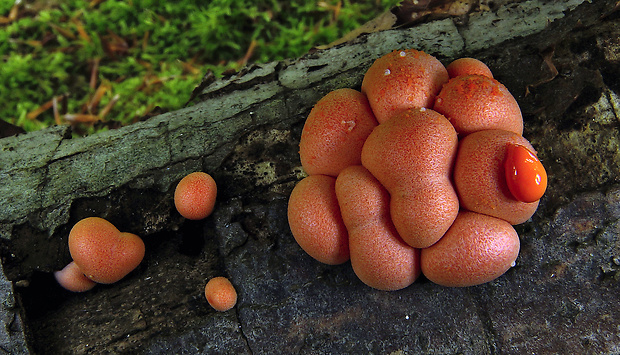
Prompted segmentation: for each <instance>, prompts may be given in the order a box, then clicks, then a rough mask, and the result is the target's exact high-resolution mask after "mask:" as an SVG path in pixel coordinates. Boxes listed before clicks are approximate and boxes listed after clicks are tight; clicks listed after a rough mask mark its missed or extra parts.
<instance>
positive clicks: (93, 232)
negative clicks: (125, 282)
mask: <svg viewBox="0 0 620 355" xmlns="http://www.w3.org/2000/svg"><path fill="white" fill-rule="evenodd" d="M69 252H70V253H71V257H72V258H73V261H74V262H75V263H76V264H77V266H78V267H79V268H80V270H82V272H83V273H84V275H86V277H88V278H89V279H91V280H93V281H95V282H97V283H102V284H111V283H114V282H116V281H118V280H120V279H122V278H123V277H125V276H126V275H127V274H129V273H130V272H131V271H132V270H133V269H135V268H136V267H137V266H138V265H139V264H140V263H141V262H142V259H143V258H144V252H145V248H144V242H143V241H142V239H140V237H138V236H137V235H135V234H132V233H121V232H120V231H119V230H118V229H117V228H116V227H115V226H114V225H113V224H112V223H110V222H108V221H106V220H105V219H103V218H99V217H89V218H85V219H83V220H81V221H79V222H77V223H76V224H75V226H73V228H72V229H71V232H69Z"/></svg>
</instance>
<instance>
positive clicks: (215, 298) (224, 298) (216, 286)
mask: <svg viewBox="0 0 620 355" xmlns="http://www.w3.org/2000/svg"><path fill="white" fill-rule="evenodd" d="M205 297H206V298H207V301H208V302H209V304H210V305H211V307H213V308H214V309H215V310H216V311H218V312H225V311H227V310H229V309H232V308H233V307H234V306H235V305H236V304H237V291H236V290H235V287H234V286H233V285H232V283H230V281H229V280H228V279H227V278H225V277H222V276H218V277H214V278H212V279H211V280H209V282H207V285H206V286H205Z"/></svg>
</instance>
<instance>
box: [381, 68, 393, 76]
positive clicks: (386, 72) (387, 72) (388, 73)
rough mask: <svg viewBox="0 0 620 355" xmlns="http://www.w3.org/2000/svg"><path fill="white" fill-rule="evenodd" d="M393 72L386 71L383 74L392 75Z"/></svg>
mask: <svg viewBox="0 0 620 355" xmlns="http://www.w3.org/2000/svg"><path fill="white" fill-rule="evenodd" d="M391 73H392V72H391V71H390V69H385V71H384V72H383V75H390V74H391Z"/></svg>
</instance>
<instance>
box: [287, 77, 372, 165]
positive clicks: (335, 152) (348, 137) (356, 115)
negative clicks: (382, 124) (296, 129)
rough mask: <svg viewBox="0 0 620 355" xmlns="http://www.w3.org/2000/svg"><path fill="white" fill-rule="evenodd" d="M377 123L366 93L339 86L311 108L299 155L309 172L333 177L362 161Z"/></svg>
mask: <svg viewBox="0 0 620 355" xmlns="http://www.w3.org/2000/svg"><path fill="white" fill-rule="evenodd" d="M375 126H377V120H376V119H375V115H374V114H373V113H372V110H371V108H370V105H369V104H368V99H366V95H364V94H362V93H361V92H359V91H357V90H353V89H338V90H335V91H332V92H330V93H329V94H327V95H325V96H324V97H323V98H322V99H321V100H319V101H318V102H317V103H316V105H314V107H313V108H312V111H310V115H308V119H306V123H305V125H304V128H303V131H302V132H301V140H300V142H299V156H300V158H301V165H302V166H303V168H304V170H305V171H306V173H308V175H315V174H323V175H330V176H333V177H336V176H338V174H339V173H340V171H341V170H342V169H344V168H346V167H347V166H351V165H359V164H361V157H360V156H361V154H362V146H363V145H364V142H365V141H366V138H367V137H368V135H369V134H370V132H372V130H373V128H375Z"/></svg>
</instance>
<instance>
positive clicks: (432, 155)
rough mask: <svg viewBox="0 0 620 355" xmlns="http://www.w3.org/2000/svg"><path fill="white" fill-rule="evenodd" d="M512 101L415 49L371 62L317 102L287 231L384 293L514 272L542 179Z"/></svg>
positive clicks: (482, 71) (465, 67)
mask: <svg viewBox="0 0 620 355" xmlns="http://www.w3.org/2000/svg"><path fill="white" fill-rule="evenodd" d="M522 133H523V118H522V116H521V111H520V109H519V106H518V104H517V102H516V100H515V99H514V97H513V96H512V95H511V94H510V92H509V91H508V90H507V89H506V87H505V86H504V85H502V84H501V83H500V82H498V81H497V80H495V79H494V78H493V75H492V73H491V71H490V70H489V68H488V67H487V66H486V65H485V64H484V63H482V62H480V61H478V60H476V59H473V58H462V59H458V60H455V61H454V62H452V63H450V64H449V65H448V66H447V67H444V65H443V64H442V63H441V62H440V61H439V60H437V59H436V58H435V57H433V56H431V55H429V54H426V53H424V52H421V51H417V50H413V49H409V50H397V51H394V52H392V53H389V54H386V55H385V56H383V57H381V58H379V59H377V60H376V61H375V62H374V63H373V65H372V66H371V67H370V68H369V69H368V71H367V72H366V74H365V76H364V79H363V82H362V86H361V92H360V91H357V90H353V89H348V88H345V89H338V90H335V91H332V92H330V93H328V94H327V95H326V96H325V97H323V98H322V99H321V100H319V101H318V102H317V103H316V105H315V106H314V108H313V109H312V111H311V112H310V114H309V116H308V118H307V120H306V123H305V125H304V128H303V131H302V135H301V140H300V144H299V154H300V159H301V163H302V167H303V169H304V171H305V172H306V173H307V174H308V176H307V177H305V178H304V179H302V180H301V181H300V182H299V183H298V184H297V185H296V186H295V188H294V189H293V191H292V192H291V196H290V199H289V205H288V219H289V225H290V228H291V232H292V233H293V236H294V237H295V239H296V241H297V243H298V244H299V245H300V246H301V248H302V249H303V250H305V252H306V253H308V254H309V255H310V256H312V257H313V258H315V259H316V260H318V261H320V262H323V263H326V264H334V265H335V264H341V263H344V262H346V261H348V260H350V261H351V266H352V267H353V270H354V272H355V274H356V275H357V276H358V277H359V279H360V280H361V281H362V282H364V283H365V284H367V285H368V286H370V287H373V288H376V289H380V290H398V289H402V288H405V287H407V286H409V285H411V284H412V283H413V282H414V281H415V280H416V279H417V278H418V277H419V276H420V274H424V276H425V277H426V278H427V279H429V280H430V281H432V282H435V283H437V284H439V285H444V286H453V287H464V286H473V285H478V284H482V283H486V282H489V281H491V280H493V279H495V278H497V277H499V276H501V275H502V274H504V272H506V271H507V270H508V269H509V268H510V267H511V266H513V265H514V263H515V260H516V258H517V256H518V253H519V247H520V243H519V236H518V235H517V232H516V231H515V229H514V228H513V225H516V224H520V223H523V222H525V221H527V220H528V219H529V218H530V217H531V216H532V215H533V214H534V212H535V211H536V209H537V207H538V202H539V200H540V198H541V197H542V195H543V194H544V192H545V189H546V185H547V175H546V172H545V169H544V167H543V166H542V164H541V162H540V161H539V160H538V158H537V156H536V151H535V150H534V148H533V147H532V145H531V144H530V143H529V142H528V140H527V139H525V138H524V137H523V136H522Z"/></svg>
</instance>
